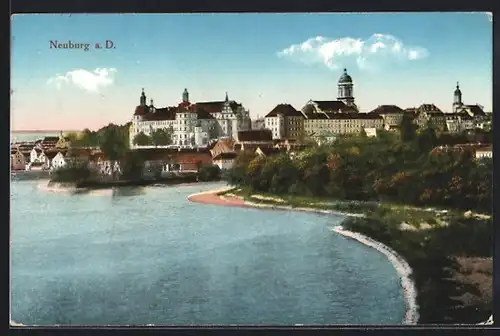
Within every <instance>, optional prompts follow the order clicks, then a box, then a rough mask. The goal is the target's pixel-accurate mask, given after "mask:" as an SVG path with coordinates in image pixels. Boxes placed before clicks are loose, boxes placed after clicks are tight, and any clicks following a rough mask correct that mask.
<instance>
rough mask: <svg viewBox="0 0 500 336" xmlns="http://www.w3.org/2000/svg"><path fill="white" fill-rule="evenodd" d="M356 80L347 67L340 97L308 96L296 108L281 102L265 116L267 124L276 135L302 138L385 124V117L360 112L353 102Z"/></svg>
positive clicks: (339, 84)
mask: <svg viewBox="0 0 500 336" xmlns="http://www.w3.org/2000/svg"><path fill="white" fill-rule="evenodd" d="M353 87H354V85H353V80H352V77H351V76H350V75H349V74H347V70H346V69H344V73H343V74H342V75H341V77H340V79H339V80H338V97H337V100H309V101H308V102H307V103H306V104H305V105H304V107H303V108H302V109H301V110H299V111H297V110H295V108H293V107H292V106H291V105H289V104H279V105H277V106H276V107H275V108H274V109H273V110H272V111H271V112H269V113H268V114H267V115H266V116H265V128H267V129H269V130H271V131H272V134H273V139H300V138H301V137H303V136H305V137H321V136H329V135H335V134H355V133H360V132H361V131H362V130H363V129H368V128H374V129H381V128H383V127H384V118H383V117H382V116H380V115H378V114H375V113H372V114H370V113H359V111H358V107H357V106H356V104H355V103H354V94H353Z"/></svg>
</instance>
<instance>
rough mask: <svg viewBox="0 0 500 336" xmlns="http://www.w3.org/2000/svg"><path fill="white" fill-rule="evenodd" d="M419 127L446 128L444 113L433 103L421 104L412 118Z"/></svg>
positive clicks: (442, 129)
mask: <svg viewBox="0 0 500 336" xmlns="http://www.w3.org/2000/svg"><path fill="white" fill-rule="evenodd" d="M414 122H415V124H417V125H418V127H419V128H427V127H433V128H435V129H437V130H441V131H444V130H446V127H447V126H446V115H445V114H444V113H443V111H441V110H440V109H439V108H438V107H437V106H436V105H434V104H422V105H420V106H419V107H418V108H417V115H416V117H415V120H414Z"/></svg>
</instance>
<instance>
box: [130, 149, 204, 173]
mask: <svg viewBox="0 0 500 336" xmlns="http://www.w3.org/2000/svg"><path fill="white" fill-rule="evenodd" d="M136 151H137V152H138V153H140V154H141V156H142V158H143V160H144V168H145V171H146V173H147V172H148V171H150V170H151V169H153V168H154V167H161V174H162V175H163V174H167V173H170V172H195V171H197V170H198V168H199V166H201V165H206V164H212V162H213V161H212V155H211V154H210V151H209V150H208V149H205V148H195V149H190V148H182V149H181V148H178V149H174V148H140V149H137V150H136Z"/></svg>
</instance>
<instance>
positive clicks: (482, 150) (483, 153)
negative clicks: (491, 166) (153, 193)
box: [475, 145, 493, 160]
mask: <svg viewBox="0 0 500 336" xmlns="http://www.w3.org/2000/svg"><path fill="white" fill-rule="evenodd" d="M475 156H476V159H478V160H479V159H482V158H490V159H491V158H493V146H492V145H484V146H480V147H478V148H476V153H475Z"/></svg>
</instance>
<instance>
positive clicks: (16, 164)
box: [10, 148, 26, 170]
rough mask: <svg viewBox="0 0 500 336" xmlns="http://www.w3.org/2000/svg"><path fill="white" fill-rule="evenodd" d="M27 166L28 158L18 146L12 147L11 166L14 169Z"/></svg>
mask: <svg viewBox="0 0 500 336" xmlns="http://www.w3.org/2000/svg"><path fill="white" fill-rule="evenodd" d="M25 166H26V158H25V156H24V155H23V153H21V151H19V149H18V148H12V149H11V150H10V168H11V169H12V170H22V169H25Z"/></svg>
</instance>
